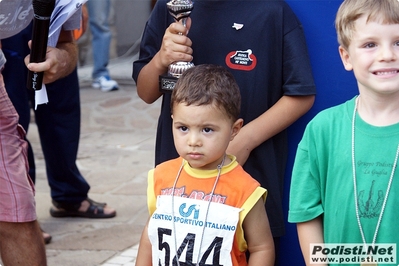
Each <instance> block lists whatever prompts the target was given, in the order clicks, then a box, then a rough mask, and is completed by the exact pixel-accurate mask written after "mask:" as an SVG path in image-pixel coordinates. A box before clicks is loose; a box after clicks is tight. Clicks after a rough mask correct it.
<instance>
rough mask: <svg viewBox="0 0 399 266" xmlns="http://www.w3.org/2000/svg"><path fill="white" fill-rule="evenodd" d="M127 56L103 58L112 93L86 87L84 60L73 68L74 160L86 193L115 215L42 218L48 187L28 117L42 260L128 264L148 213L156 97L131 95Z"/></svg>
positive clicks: (80, 265)
mask: <svg viewBox="0 0 399 266" xmlns="http://www.w3.org/2000/svg"><path fill="white" fill-rule="evenodd" d="M133 60H134V58H133V56H132V57H125V58H117V59H112V60H111V62H110V66H109V68H110V71H111V76H112V78H114V79H116V80H117V81H118V82H119V84H120V89H119V90H118V91H114V92H107V93H104V92H101V91H100V90H95V89H93V88H92V87H91V80H90V74H91V66H85V67H81V68H79V69H78V72H79V78H80V83H81V90H80V92H81V94H80V95H81V109H82V122H81V124H82V126H81V135H80V145H79V153H78V160H77V165H78V167H79V169H80V171H81V172H82V174H83V176H84V177H85V178H86V179H87V181H88V182H89V184H90V185H91V190H90V193H89V196H90V197H91V198H92V199H94V200H96V201H103V202H107V203H108V204H109V205H110V206H112V207H114V208H116V210H117V216H116V217H115V218H112V219H85V218H52V217H51V216H50V214H49V209H50V207H51V198H50V190H49V187H48V184H47V180H46V173H45V167H44V161H43V155H42V153H41V147H40V142H39V138H38V133H37V127H36V125H35V123H34V121H33V122H32V123H31V125H30V129H29V132H28V139H29V140H30V141H31V143H32V146H33V149H34V152H35V158H36V169H37V182H36V183H37V184H36V190H37V192H36V200H37V213H38V219H39V222H40V224H41V227H42V228H43V229H44V230H45V231H47V232H48V233H50V234H51V235H52V236H53V239H52V242H51V243H50V244H48V245H46V248H47V258H48V265H49V266H54V265H55V266H72V265H74V266H75V265H77V266H91V265H93V266H96V265H106V266H110V265H114V266H115V265H134V260H135V255H136V253H137V244H138V242H139V239H140V235H141V231H142V228H143V226H144V225H145V223H146V220H147V218H148V214H147V207H146V184H147V172H148V170H149V169H151V168H152V167H153V162H154V144H155V130H156V121H157V118H158V114H159V108H160V101H157V102H156V103H154V104H152V105H147V104H145V103H144V102H143V101H141V100H140V99H139V98H138V96H137V93H136V87H135V84H134V81H133V79H132V78H131V71H132V62H133ZM49 100H50V101H51V99H49ZM39 108H40V106H39ZM33 120H34V119H33Z"/></svg>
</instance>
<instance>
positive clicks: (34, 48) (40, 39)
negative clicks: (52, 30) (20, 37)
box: [27, 0, 55, 91]
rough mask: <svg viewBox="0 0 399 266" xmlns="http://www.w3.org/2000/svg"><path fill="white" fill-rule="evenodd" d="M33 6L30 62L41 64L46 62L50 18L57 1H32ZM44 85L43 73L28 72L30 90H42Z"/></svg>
mask: <svg viewBox="0 0 399 266" xmlns="http://www.w3.org/2000/svg"><path fill="white" fill-rule="evenodd" d="M32 5H33V13H34V15H33V30H32V45H31V51H30V60H29V62H30V63H40V62H44V61H45V60H46V51H47V41H48V33H49V27H50V18H51V13H53V10H54V7H55V0H32ZM42 83H43V72H33V71H30V70H29V71H28V82H27V87H28V89H32V90H35V91H36V90H40V89H41V88H42Z"/></svg>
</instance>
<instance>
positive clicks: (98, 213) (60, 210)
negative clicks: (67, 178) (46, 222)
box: [50, 198, 116, 218]
mask: <svg viewBox="0 0 399 266" xmlns="http://www.w3.org/2000/svg"><path fill="white" fill-rule="evenodd" d="M85 200H86V201H88V202H89V204H90V205H89V207H88V208H87V210H86V211H85V212H82V211H79V208H80V205H81V203H78V204H70V203H59V202H56V201H54V200H53V201H52V202H53V205H54V207H55V208H54V207H51V208H50V215H51V216H52V217H57V218H58V217H83V218H112V217H115V216H116V211H113V212H111V213H108V214H106V213H104V207H105V206H106V205H107V204H106V203H101V202H96V201H94V200H92V199H89V198H87V199H85Z"/></svg>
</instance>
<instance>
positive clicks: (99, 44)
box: [87, 0, 112, 79]
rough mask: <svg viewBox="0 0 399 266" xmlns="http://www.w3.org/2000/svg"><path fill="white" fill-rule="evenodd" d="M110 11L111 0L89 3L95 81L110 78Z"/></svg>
mask: <svg viewBox="0 0 399 266" xmlns="http://www.w3.org/2000/svg"><path fill="white" fill-rule="evenodd" d="M109 9H110V1H109V0H89V1H88V2H87V10H88V11H89V25H90V31H91V34H92V37H93V39H92V48H93V49H92V50H93V62H94V69H93V74H92V76H93V79H96V78H99V77H101V76H109V72H108V69H107V65H108V60H109V48H110V43H111V37H112V35H111V31H110V29H109V23H108V19H109Z"/></svg>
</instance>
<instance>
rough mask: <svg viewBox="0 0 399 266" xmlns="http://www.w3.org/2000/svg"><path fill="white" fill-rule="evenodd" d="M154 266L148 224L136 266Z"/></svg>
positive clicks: (141, 239) (142, 236)
mask: <svg viewBox="0 0 399 266" xmlns="http://www.w3.org/2000/svg"><path fill="white" fill-rule="evenodd" d="M151 265H152V252H151V242H150V239H149V238H148V223H147V224H146V226H145V227H144V229H143V233H142V234H141V238H140V245H139V251H138V253H137V259H136V266H151Z"/></svg>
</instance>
